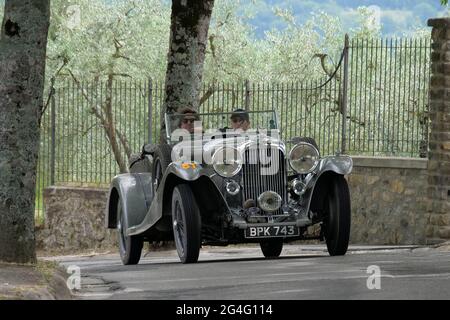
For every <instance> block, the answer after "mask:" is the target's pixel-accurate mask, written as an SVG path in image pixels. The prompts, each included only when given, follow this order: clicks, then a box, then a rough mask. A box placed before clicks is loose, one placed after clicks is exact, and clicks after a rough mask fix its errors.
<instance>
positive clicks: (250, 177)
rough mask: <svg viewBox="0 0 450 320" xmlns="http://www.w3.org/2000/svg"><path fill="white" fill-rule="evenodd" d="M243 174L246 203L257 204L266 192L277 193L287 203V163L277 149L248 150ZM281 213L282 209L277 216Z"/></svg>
mask: <svg viewBox="0 0 450 320" xmlns="http://www.w3.org/2000/svg"><path fill="white" fill-rule="evenodd" d="M242 174H243V177H242V182H243V183H242V187H243V195H244V202H245V201H246V200H248V199H253V200H255V202H256V201H257V199H258V197H259V195H260V194H261V193H263V192H265V191H275V192H276V193H278V194H279V195H280V196H281V197H282V198H283V202H284V203H285V202H286V199H287V197H286V162H285V158H284V154H283V152H282V151H281V150H280V149H278V148H277V147H267V148H259V149H248V150H246V151H245V154H244V165H243V168H242ZM280 213H281V209H280V210H279V212H277V213H275V214H280Z"/></svg>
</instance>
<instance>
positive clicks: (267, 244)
mask: <svg viewBox="0 0 450 320" xmlns="http://www.w3.org/2000/svg"><path fill="white" fill-rule="evenodd" d="M259 245H260V246H261V251H262V253H263V255H264V257H266V258H278V257H279V256H280V254H281V251H282V250H283V240H281V239H270V240H264V241H261V242H260V243H259Z"/></svg>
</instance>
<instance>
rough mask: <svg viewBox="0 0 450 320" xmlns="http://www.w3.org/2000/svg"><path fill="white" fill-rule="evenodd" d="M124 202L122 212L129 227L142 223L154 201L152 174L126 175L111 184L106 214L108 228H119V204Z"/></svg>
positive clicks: (114, 179)
mask: <svg viewBox="0 0 450 320" xmlns="http://www.w3.org/2000/svg"><path fill="white" fill-rule="evenodd" d="M119 199H120V200H121V202H122V212H123V214H124V217H125V220H126V222H127V226H135V225H138V224H140V223H141V222H142V220H143V219H144V217H145V214H146V213H147V210H148V208H149V206H150V203H151V201H152V177H151V174H150V173H125V174H120V175H117V176H115V177H114V178H113V180H112V182H111V188H110V191H109V196H108V201H107V206H106V209H107V212H106V214H105V220H106V221H105V222H106V227H107V228H111V229H115V228H116V227H117V203H118V200H119Z"/></svg>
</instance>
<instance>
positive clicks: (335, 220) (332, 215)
mask: <svg viewBox="0 0 450 320" xmlns="http://www.w3.org/2000/svg"><path fill="white" fill-rule="evenodd" d="M324 209H325V213H326V214H325V217H324V222H323V225H322V227H323V228H324V236H325V240H326V243H327V248H328V253H329V254H330V256H342V255H345V254H346V252H347V249H348V243H349V239H350V223H351V209H350V192H349V190H348V184H347V181H346V180H345V179H344V177H343V176H337V177H334V178H333V179H331V180H330V187H329V189H328V193H327V196H326V201H325V208H324Z"/></svg>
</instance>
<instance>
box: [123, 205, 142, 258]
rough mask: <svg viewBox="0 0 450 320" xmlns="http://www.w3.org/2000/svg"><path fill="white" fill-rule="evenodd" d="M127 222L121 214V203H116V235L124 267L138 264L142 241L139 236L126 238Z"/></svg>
mask: <svg viewBox="0 0 450 320" xmlns="http://www.w3.org/2000/svg"><path fill="white" fill-rule="evenodd" d="M127 228H128V222H127V221H126V218H125V215H124V214H123V209H122V202H121V201H120V199H119V201H117V233H118V240H119V253H120V259H121V260H122V263H123V264H124V265H133V264H138V263H139V260H140V259H141V252H142V246H143V244H144V240H143V239H142V237H141V236H126V235H125V232H126V230H127Z"/></svg>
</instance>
